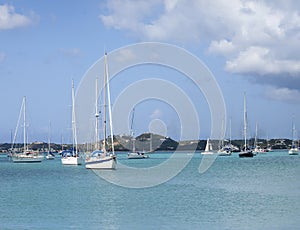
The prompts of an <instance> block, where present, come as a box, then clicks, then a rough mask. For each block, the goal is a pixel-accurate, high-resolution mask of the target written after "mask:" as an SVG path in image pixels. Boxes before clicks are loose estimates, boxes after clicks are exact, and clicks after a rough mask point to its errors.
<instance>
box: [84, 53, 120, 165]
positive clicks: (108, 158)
mask: <svg viewBox="0 0 300 230" xmlns="http://www.w3.org/2000/svg"><path fill="white" fill-rule="evenodd" d="M103 89H104V90H103V101H104V103H103V104H104V106H103V143H102V149H101V150H100V149H99V148H98V147H99V146H98V143H99V135H98V120H99V111H98V83H97V81H96V106H95V110H96V111H95V117H96V125H95V126H96V128H95V131H96V141H95V149H96V150H94V151H93V152H92V153H91V154H89V155H88V156H87V157H86V159H85V167H86V168H87V169H115V168H116V164H117V157H116V155H115V150H114V139H113V127H112V112H111V103H110V88H109V79H108V69H107V54H106V53H105V55H104V88H103ZM106 97H107V100H108V101H107V103H108V115H109V124H110V125H109V126H110V137H111V152H109V151H108V150H107V143H106V141H107V140H106V139H107V138H106V134H107V131H106V129H107V127H106V112H107V111H106V108H107V106H106Z"/></svg>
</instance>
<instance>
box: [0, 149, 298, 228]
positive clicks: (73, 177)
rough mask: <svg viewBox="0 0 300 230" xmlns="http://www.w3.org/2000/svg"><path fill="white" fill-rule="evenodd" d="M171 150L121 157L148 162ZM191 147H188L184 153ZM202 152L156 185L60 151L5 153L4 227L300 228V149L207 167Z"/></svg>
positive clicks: (0, 188) (1, 162)
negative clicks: (125, 179)
mask: <svg viewBox="0 0 300 230" xmlns="http://www.w3.org/2000/svg"><path fill="white" fill-rule="evenodd" d="M170 154H171V153H155V154H152V155H151V156H150V158H149V159H140V160H130V161H129V160H127V159H126V155H125V154H119V155H118V159H119V161H120V162H123V163H126V164H127V165H130V166H136V167H146V166H151V165H154V164H158V163H159V162H162V161H163V160H166V159H167V158H168V157H169V156H170ZM183 154H185V153H183ZM200 161H201V155H200V154H199V153H196V155H195V156H194V157H193V159H192V160H191V161H190V163H189V164H188V166H187V167H186V168H185V169H184V170H183V171H182V172H181V173H180V174H179V175H178V176H176V177H175V178H173V179H172V180H170V181H168V182H166V183H164V184H162V185H159V186H156V187H152V188H144V189H129V188H123V187H119V186H117V185H112V184H110V183H108V182H106V181H104V180H103V179H101V178H99V177H98V176H96V175H95V174H94V173H93V171H91V170H86V169H85V168H84V166H63V165H61V162H60V159H59V158H57V159H55V160H53V161H46V160H45V161H44V162H42V163H36V164H14V163H12V162H10V161H8V159H7V157H6V156H0V228H1V229H299V228H300V219H299V213H300V180H299V179H300V178H299V177H300V156H289V155H288V154H287V152H273V153H267V154H266V155H258V156H256V157H254V158H248V159H247V158H245V159H240V158H238V155H237V154H234V155H232V156H230V157H218V158H217V160H216V161H215V163H214V164H213V165H212V167H211V168H210V169H209V170H208V171H207V172H205V173H204V174H199V173H198V166H199V164H200Z"/></svg>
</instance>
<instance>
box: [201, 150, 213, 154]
mask: <svg viewBox="0 0 300 230" xmlns="http://www.w3.org/2000/svg"><path fill="white" fill-rule="evenodd" d="M201 154H202V155H212V154H214V152H211V151H204V152H201Z"/></svg>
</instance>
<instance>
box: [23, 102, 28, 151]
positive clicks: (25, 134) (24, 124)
mask: <svg viewBox="0 0 300 230" xmlns="http://www.w3.org/2000/svg"><path fill="white" fill-rule="evenodd" d="M23 106H24V107H23V109H24V114H23V122H24V123H23V126H24V127H23V129H24V137H23V138H24V152H25V151H26V150H27V133H26V97H25V96H24V98H23Z"/></svg>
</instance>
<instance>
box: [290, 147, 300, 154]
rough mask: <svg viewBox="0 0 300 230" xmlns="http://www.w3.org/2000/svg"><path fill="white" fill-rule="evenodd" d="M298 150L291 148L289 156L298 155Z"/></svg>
mask: <svg viewBox="0 0 300 230" xmlns="http://www.w3.org/2000/svg"><path fill="white" fill-rule="evenodd" d="M298 154H299V150H298V149H297V148H292V149H290V150H289V155H298Z"/></svg>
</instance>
